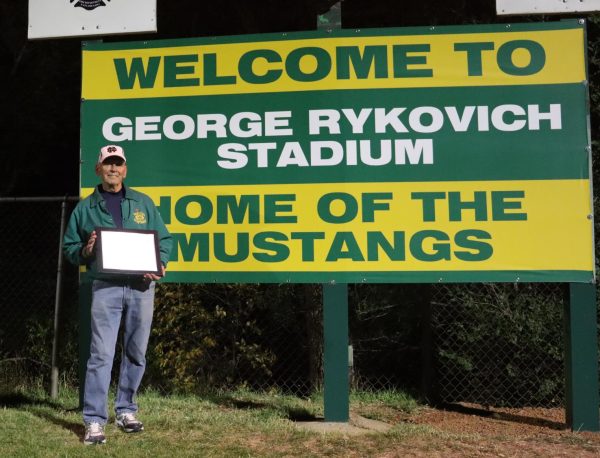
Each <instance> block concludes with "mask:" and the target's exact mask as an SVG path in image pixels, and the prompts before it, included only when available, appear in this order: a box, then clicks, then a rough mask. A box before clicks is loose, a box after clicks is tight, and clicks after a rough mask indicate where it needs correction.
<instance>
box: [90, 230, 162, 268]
mask: <svg viewBox="0 0 600 458" xmlns="http://www.w3.org/2000/svg"><path fill="white" fill-rule="evenodd" d="M96 234H97V236H98V238H97V240H96V244H97V247H96V260H97V263H98V272H101V273H111V274H126V275H137V274H140V275H143V274H146V273H152V274H156V275H162V267H161V263H160V254H159V245H158V233H157V232H156V231H145V230H128V229H111V228H102V227H100V228H96Z"/></svg>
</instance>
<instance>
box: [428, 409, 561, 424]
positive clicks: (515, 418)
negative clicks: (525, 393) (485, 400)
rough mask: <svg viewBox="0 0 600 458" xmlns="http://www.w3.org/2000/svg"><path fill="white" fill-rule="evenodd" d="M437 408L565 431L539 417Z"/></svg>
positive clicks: (484, 410)
mask: <svg viewBox="0 0 600 458" xmlns="http://www.w3.org/2000/svg"><path fill="white" fill-rule="evenodd" d="M438 408H441V409H444V410H447V411H449V412H456V413H462V414H465V415H476V416H479V417H485V418H491V419H493V420H500V421H510V422H513V423H521V424H524V425H531V426H539V427H542V428H549V429H555V430H563V429H567V425H566V423H561V422H558V421H552V420H546V419H544V418H539V417H529V416H526V415H517V414H513V413H509V412H498V411H495V410H488V409H480V408H477V407H468V406H463V405H461V404H442V405H439V406H438Z"/></svg>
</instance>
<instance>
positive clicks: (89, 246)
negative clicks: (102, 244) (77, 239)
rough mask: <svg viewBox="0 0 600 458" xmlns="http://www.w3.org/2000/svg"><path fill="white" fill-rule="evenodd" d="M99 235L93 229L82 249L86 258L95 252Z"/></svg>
mask: <svg viewBox="0 0 600 458" xmlns="http://www.w3.org/2000/svg"><path fill="white" fill-rule="evenodd" d="M97 237H98V236H97V234H96V231H92V233H91V234H90V238H89V239H88V241H87V243H86V244H85V246H84V247H83V249H82V250H81V254H82V256H83V257H84V258H91V257H92V254H93V253H94V247H95V246H96V238H97Z"/></svg>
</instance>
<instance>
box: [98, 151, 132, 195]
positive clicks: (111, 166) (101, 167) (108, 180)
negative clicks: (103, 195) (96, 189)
mask: <svg viewBox="0 0 600 458" xmlns="http://www.w3.org/2000/svg"><path fill="white" fill-rule="evenodd" d="M96 175H98V177H100V179H101V180H102V186H103V187H104V189H105V190H107V191H114V192H116V191H119V190H120V189H121V186H122V185H123V179H124V178H125V177H126V176H127V165H126V164H125V161H123V159H121V158H119V157H109V158H107V159H105V160H104V162H103V163H102V164H97V165H96Z"/></svg>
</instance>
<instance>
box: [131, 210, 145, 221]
mask: <svg viewBox="0 0 600 458" xmlns="http://www.w3.org/2000/svg"><path fill="white" fill-rule="evenodd" d="M133 221H135V222H136V223H138V224H146V214H145V213H144V212H141V211H140V210H138V209H136V210H135V211H134V212H133Z"/></svg>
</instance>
